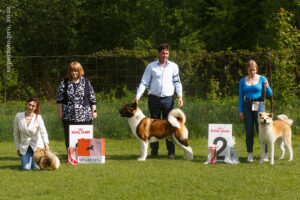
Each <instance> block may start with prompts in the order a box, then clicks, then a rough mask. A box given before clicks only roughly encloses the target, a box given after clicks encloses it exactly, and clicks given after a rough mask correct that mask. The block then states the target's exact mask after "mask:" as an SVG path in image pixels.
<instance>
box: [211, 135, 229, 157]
mask: <svg viewBox="0 0 300 200" xmlns="http://www.w3.org/2000/svg"><path fill="white" fill-rule="evenodd" d="M219 141H221V142H222V146H221V147H220V149H219V150H218V151H217V160H224V159H225V156H220V154H221V153H222V152H223V151H224V150H225V149H226V147H227V140H226V139H225V138H223V137H216V138H215V139H214V141H213V144H214V145H217V144H218V142H219Z"/></svg>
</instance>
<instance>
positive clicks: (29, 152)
mask: <svg viewBox="0 0 300 200" xmlns="http://www.w3.org/2000/svg"><path fill="white" fill-rule="evenodd" d="M39 112H40V101H39V99H38V98H37V97H31V98H29V99H28V100H27V103H26V111H25V112H20V113H17V115H16V117H15V120H14V141H15V149H16V151H17V154H18V155H19V156H20V157H21V167H22V169H25V170H30V169H39V167H38V166H37V165H36V164H35V163H34V161H33V153H34V152H35V151H36V149H37V148H38V147H39V148H45V149H46V150H48V149H49V148H48V144H49V139H48V134H47V131H46V127H45V124H44V121H43V119H42V116H41V115H39Z"/></svg>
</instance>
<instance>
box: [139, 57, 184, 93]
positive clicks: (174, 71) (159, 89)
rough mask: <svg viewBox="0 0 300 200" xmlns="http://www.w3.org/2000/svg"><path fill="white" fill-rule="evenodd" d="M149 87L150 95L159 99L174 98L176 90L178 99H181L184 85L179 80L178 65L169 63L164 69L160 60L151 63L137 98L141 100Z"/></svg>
mask: <svg viewBox="0 0 300 200" xmlns="http://www.w3.org/2000/svg"><path fill="white" fill-rule="evenodd" d="M149 86H150V89H149V92H148V95H155V96H159V97H167V96H173V95H174V91H175V89H176V93H177V95H178V97H181V96H182V84H181V82H180V78H179V69H178V65H177V64H176V63H174V62H171V61H167V63H166V65H165V66H164V67H163V66H162V65H161V64H160V63H159V60H156V61H154V62H152V63H150V64H149V65H148V66H147V67H146V70H145V72H144V75H143V77H142V80H141V83H140V85H139V88H138V90H137V94H136V97H137V98H140V97H141V96H142V95H143V93H144V92H145V90H146V89H147V88H148V87H149Z"/></svg>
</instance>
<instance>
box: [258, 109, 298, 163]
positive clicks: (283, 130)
mask: <svg viewBox="0 0 300 200" xmlns="http://www.w3.org/2000/svg"><path fill="white" fill-rule="evenodd" d="M277 118H278V119H279V120H275V121H273V114H271V113H265V112H260V113H259V114H258V124H259V139H260V150H261V159H260V163H262V162H263V159H264V158H265V156H266V155H265V145H266V144H268V145H269V147H270V164H271V165H272V164H274V143H275V142H277V144H278V145H279V147H280V150H281V156H280V158H279V159H283V158H284V153H285V148H284V144H285V145H286V146H287V148H288V150H289V154H290V157H289V161H292V160H293V149H292V130H291V125H292V123H293V120H291V119H289V118H288V117H287V116H286V115H284V114H281V115H278V116H277Z"/></svg>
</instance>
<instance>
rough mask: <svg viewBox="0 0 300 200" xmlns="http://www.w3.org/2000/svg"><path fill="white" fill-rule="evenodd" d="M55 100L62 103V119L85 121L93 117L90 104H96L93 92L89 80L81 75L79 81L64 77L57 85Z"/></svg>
mask: <svg viewBox="0 0 300 200" xmlns="http://www.w3.org/2000/svg"><path fill="white" fill-rule="evenodd" d="M86 84H87V85H86ZM65 85H66V86H67V90H66V89H65ZM56 102H57V103H61V104H63V105H62V113H63V116H62V120H63V121H69V122H87V121H92V119H93V117H92V110H91V105H96V97H95V92H94V89H93V87H92V86H91V83H90V81H89V80H88V79H87V78H84V77H83V76H82V77H80V81H79V83H73V82H72V81H71V80H69V79H64V80H63V81H62V82H61V83H60V85H59V86H58V91H57V98H56Z"/></svg>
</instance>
